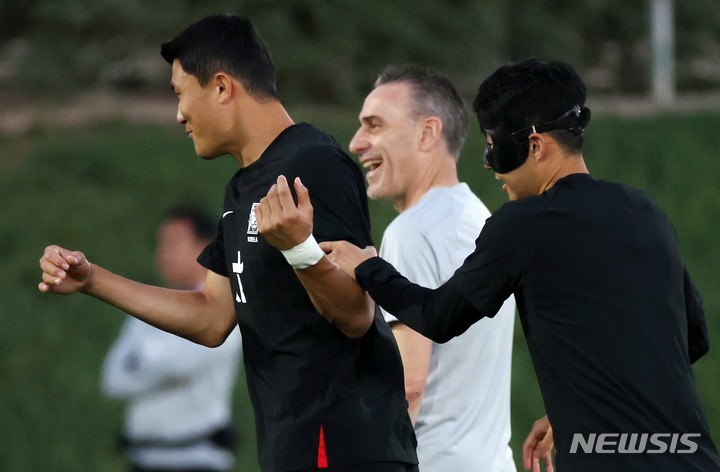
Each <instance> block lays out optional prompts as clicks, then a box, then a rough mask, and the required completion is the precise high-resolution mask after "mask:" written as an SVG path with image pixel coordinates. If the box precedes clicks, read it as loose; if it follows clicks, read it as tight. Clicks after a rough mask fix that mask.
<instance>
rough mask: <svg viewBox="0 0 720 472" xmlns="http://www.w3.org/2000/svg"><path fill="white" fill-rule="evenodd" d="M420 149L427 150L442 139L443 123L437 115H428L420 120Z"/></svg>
mask: <svg viewBox="0 0 720 472" xmlns="http://www.w3.org/2000/svg"><path fill="white" fill-rule="evenodd" d="M419 125H420V127H421V135H420V150H422V151H429V150H430V149H432V148H433V147H434V146H435V145H436V144H437V143H438V141H439V140H441V139H442V130H443V124H442V120H440V118H438V117H437V116H428V117H425V118H423V119H422V120H420V122H419Z"/></svg>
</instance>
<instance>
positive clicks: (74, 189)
mask: <svg viewBox="0 0 720 472" xmlns="http://www.w3.org/2000/svg"><path fill="white" fill-rule="evenodd" d="M293 115H294V117H295V119H296V120H298V121H303V120H306V121H310V122H313V123H314V124H316V125H318V126H319V127H321V128H323V129H325V130H327V131H329V132H331V134H333V135H334V136H335V137H336V138H337V139H338V141H340V142H341V143H342V144H343V145H344V146H345V147H347V143H348V142H349V140H350V138H351V137H352V134H353V133H354V131H355V127H356V124H355V123H356V121H355V115H354V113H344V112H338V111H314V112H311V111H309V110H307V109H298V110H294V112H293ZM168 122H169V123H172V118H171V117H170V118H169V120H168ZM476 128H477V126H476V125H474V126H473V127H472V134H471V136H470V138H469V139H468V144H467V146H466V148H465V151H464V152H463V155H462V157H461V161H460V173H461V179H462V180H464V181H466V182H468V184H469V185H470V186H471V188H472V189H473V190H474V191H475V192H476V193H477V194H478V195H479V196H480V197H481V198H482V199H483V200H484V201H485V203H486V204H487V205H488V207H489V208H490V209H491V210H494V209H496V208H498V207H499V206H500V205H501V204H502V203H503V202H504V201H505V199H506V196H505V194H504V193H503V192H502V191H501V189H500V183H499V182H498V181H496V180H494V178H493V175H492V174H491V173H490V172H487V171H483V170H482V168H481V165H480V162H479V156H480V153H481V152H482V147H483V146H482V145H481V139H480V135H479V133H478V131H477V129H476ZM719 129H720V113H714V114H704V115H692V116H672V115H665V116H658V117H653V118H644V119H621V118H617V117H609V116H605V117H603V116H598V117H595V118H593V121H592V123H591V125H590V127H589V128H588V131H587V146H586V152H585V157H586V161H587V163H588V166H589V168H590V170H591V173H593V174H594V175H595V176H596V177H599V178H603V179H607V180H613V181H617V182H622V183H626V184H629V185H632V186H635V187H638V188H641V189H643V190H645V191H647V192H648V193H649V194H650V195H651V196H652V197H653V198H654V199H655V200H656V201H658V202H659V203H660V205H661V206H662V207H663V208H665V210H666V211H667V212H668V214H669V215H670V218H671V220H672V221H673V222H674V223H675V225H676V228H677V231H678V238H679V241H680V246H681V249H682V252H683V255H684V257H685V260H686V263H687V265H688V267H689V269H690V271H691V274H692V275H693V277H694V279H695V281H696V283H697V285H698V288H699V290H700V292H701V294H702V295H703V297H704V300H705V308H706V313H707V318H708V325H709V328H710V334H711V344H712V348H711V351H710V353H709V354H708V355H707V356H706V357H705V358H704V359H702V360H700V361H699V362H698V363H697V364H696V366H695V372H696V377H697V381H698V384H699V388H700V393H701V398H702V401H703V404H704V406H705V409H706V413H707V415H708V419H709V422H710V427H711V430H712V433H713V435H714V438H715V439H716V441H717V440H720V398H718V396H717V394H716V391H717V388H718V379H719V378H720V354H718V352H720V349H719V348H718V344H717V343H718V342H720V336H719V335H720V327H719V322H720V290H718V283H719V281H718V277H717V268H716V266H717V261H718V260H720V238H718V236H717V235H718V234H720V159H718V149H720V133H718V130H719ZM235 169H236V164H235V162H234V161H233V160H232V159H231V158H229V157H223V158H219V159H217V160H215V161H213V162H203V161H201V160H200V159H198V158H197V157H196V156H195V154H194V151H193V147H192V144H191V142H190V141H188V140H187V137H186V135H185V133H183V132H182V131H181V130H180V128H179V127H177V126H174V127H172V126H171V127H168V128H164V127H160V126H148V125H137V124H128V123H119V122H106V123H99V124H94V125H93V126H91V127H86V128H83V129H73V130H53V129H46V128H36V129H33V130H32V131H30V132H29V133H27V134H24V135H22V136H19V137H8V136H0V208H1V210H0V212H1V215H2V216H1V217H0V438H2V440H0V470H2V471H6V472H21V471H22V472H40V471H54V472H65V471H67V472H70V471H73V472H76V471H105V472H115V471H118V472H119V471H121V470H124V461H123V458H122V456H121V455H120V454H119V453H118V451H117V450H116V449H115V442H114V441H115V435H116V433H117V431H118V429H119V427H120V425H121V421H122V405H121V404H119V403H117V402H114V401H110V400H108V399H105V398H104V397H103V396H102V395H101V393H100V390H99V387H98V383H99V371H100V366H101V363H102V361H103V358H104V356H105V354H106V352H107V349H108V348H109V346H110V344H111V343H112V341H113V340H114V339H115V337H116V336H117V334H118V332H119V329H120V325H121V323H122V320H123V315H122V314H121V313H120V312H118V311H117V310H115V309H112V308H109V307H107V306H105V305H104V304H102V303H100V302H98V301H96V300H93V299H91V298H89V297H85V296H81V295H76V296H71V297H58V296H53V295H46V294H45V295H44V294H41V293H40V292H39V291H38V290H37V284H38V282H39V281H40V271H39V268H38V263H37V261H38V259H39V258H40V256H41V255H42V251H43V249H44V247H45V246H46V245H48V244H52V243H56V244H60V245H64V246H66V247H69V248H72V249H81V250H82V251H84V252H85V253H86V255H87V256H88V257H89V258H90V260H92V261H94V262H96V263H98V264H100V265H103V266H105V267H107V268H108V269H110V270H112V271H114V272H117V273H120V274H122V275H125V276H128V277H130V278H133V279H136V280H140V281H143V282H147V283H157V282H158V276H157V274H156V272H155V269H154V266H153V258H152V251H153V245H154V241H153V238H154V233H155V228H156V225H157V224H158V223H159V221H160V219H161V217H162V215H163V213H164V211H165V210H166V209H167V208H168V207H169V206H170V205H172V204H175V203H177V202H184V201H198V202H202V204H203V205H205V206H206V207H207V208H208V209H210V210H211V211H213V212H214V213H215V214H218V215H219V214H220V212H221V204H222V196H223V191H224V186H225V183H226V181H227V180H228V179H229V178H230V176H231V175H232V174H233V173H234V171H235ZM371 212H372V218H373V236H374V238H375V240H376V242H377V243H379V241H380V238H381V235H382V231H383V228H384V227H385V226H386V225H387V223H388V222H389V221H390V220H391V219H392V218H393V217H394V210H393V209H392V207H391V206H390V205H389V204H387V203H384V202H371ZM514 356H515V357H514V362H513V398H512V414H513V439H512V443H511V445H512V447H513V451H514V453H515V457H516V461H517V463H518V465H519V468H521V467H522V462H521V456H520V453H521V450H520V446H521V444H522V441H523V440H524V438H525V435H526V434H527V432H528V431H529V428H530V427H531V425H532V423H533V421H534V420H536V419H537V418H539V417H541V416H542V415H544V410H543V407H542V402H541V400H540V396H539V392H538V388H537V382H536V380H535V376H534V373H533V370H532V366H531V365H530V361H529V357H528V354H527V348H526V346H525V341H524V339H523V336H522V332H521V330H520V328H519V326H518V329H517V330H516V335H515V341H514ZM236 392H237V394H236V416H237V420H238V425H239V427H240V430H241V433H242V435H243V443H242V445H241V449H240V453H239V463H238V467H237V470H238V471H256V470H258V466H257V460H256V457H255V438H254V426H253V420H252V411H251V409H250V405H249V401H248V396H247V391H246V387H245V384H244V378H243V377H242V376H241V377H240V382H239V384H238V386H237V389H236Z"/></svg>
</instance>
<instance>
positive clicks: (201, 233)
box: [163, 205, 216, 240]
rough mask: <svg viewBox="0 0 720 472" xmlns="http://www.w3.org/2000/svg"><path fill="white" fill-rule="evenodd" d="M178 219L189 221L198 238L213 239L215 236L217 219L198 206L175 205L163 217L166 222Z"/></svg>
mask: <svg viewBox="0 0 720 472" xmlns="http://www.w3.org/2000/svg"><path fill="white" fill-rule="evenodd" d="M178 220H180V221H187V222H189V223H190V224H191V225H192V227H193V230H194V231H195V235H196V236H197V238H198V239H203V240H211V239H214V238H215V232H216V224H215V221H214V220H213V219H212V218H211V217H210V216H209V215H208V214H207V213H206V212H205V211H204V210H202V209H201V208H199V207H198V206H195V205H175V206H173V207H171V208H170V209H169V210H168V211H167V212H166V213H165V216H164V218H163V221H164V222H169V221H178Z"/></svg>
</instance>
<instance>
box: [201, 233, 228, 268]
mask: <svg viewBox="0 0 720 472" xmlns="http://www.w3.org/2000/svg"><path fill="white" fill-rule="evenodd" d="M197 261H198V262H199V263H200V265H201V266H203V267H205V268H206V269H208V270H211V271H213V272H215V273H216V274H218V275H222V276H225V277H227V276H228V272H227V265H226V264H225V246H224V245H223V225H222V220H220V222H219V223H218V230H217V233H216V235H215V239H213V241H212V242H211V243H210V244H208V245H207V246H206V247H205V249H203V251H202V252H201V253H200V255H199V256H198V258H197Z"/></svg>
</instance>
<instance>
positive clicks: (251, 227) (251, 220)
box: [247, 203, 260, 243]
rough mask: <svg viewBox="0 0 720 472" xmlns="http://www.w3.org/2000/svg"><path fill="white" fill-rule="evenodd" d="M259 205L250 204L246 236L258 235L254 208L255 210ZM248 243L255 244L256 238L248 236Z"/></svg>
mask: <svg viewBox="0 0 720 472" xmlns="http://www.w3.org/2000/svg"><path fill="white" fill-rule="evenodd" d="M259 205H260V204H259V203H253V204H252V208H251V209H250V216H248V230H247V234H258V224H257V218H256V217H255V208H257V207H258V206H259ZM248 241H249V242H252V243H256V242H257V237H254V236H248Z"/></svg>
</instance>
